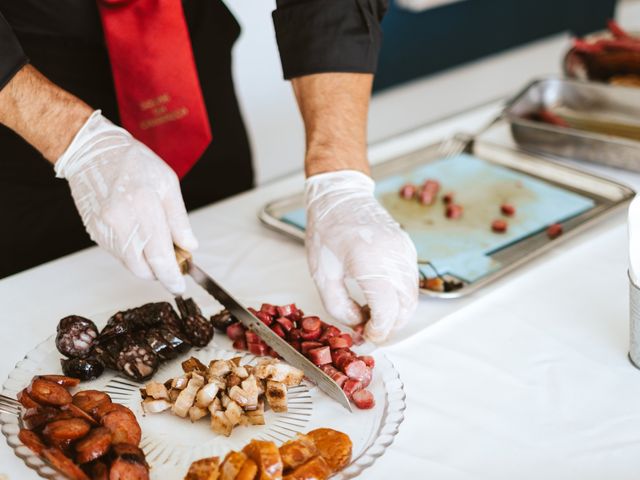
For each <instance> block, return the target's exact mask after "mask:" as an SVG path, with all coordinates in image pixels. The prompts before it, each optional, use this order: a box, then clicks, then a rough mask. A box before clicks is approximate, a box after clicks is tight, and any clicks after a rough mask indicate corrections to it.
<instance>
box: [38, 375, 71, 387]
mask: <svg viewBox="0 0 640 480" xmlns="http://www.w3.org/2000/svg"><path fill="white" fill-rule="evenodd" d="M40 378H42V379H44V380H48V381H49V382H53V383H57V384H58V385H61V386H63V387H65V388H73V387H77V386H78V385H79V384H80V379H79V378H72V377H67V376H66V375H40Z"/></svg>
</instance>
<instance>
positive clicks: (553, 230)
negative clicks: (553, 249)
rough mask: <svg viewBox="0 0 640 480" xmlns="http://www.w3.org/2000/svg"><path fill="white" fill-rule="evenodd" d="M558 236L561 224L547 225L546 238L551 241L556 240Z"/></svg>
mask: <svg viewBox="0 0 640 480" xmlns="http://www.w3.org/2000/svg"><path fill="white" fill-rule="evenodd" d="M560 235H562V224H560V223H554V224H553V225H549V228H547V236H548V237H549V238H550V239H551V240H553V239H555V238H558V237H559V236H560Z"/></svg>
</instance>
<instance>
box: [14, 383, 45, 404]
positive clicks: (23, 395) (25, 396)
mask: <svg viewBox="0 0 640 480" xmlns="http://www.w3.org/2000/svg"><path fill="white" fill-rule="evenodd" d="M16 398H17V399H18V402H20V404H21V405H22V406H23V407H24V408H36V407H40V406H41V405H40V404H39V403H38V402H36V401H35V400H34V399H33V398H32V397H31V395H29V393H27V389H26V388H23V389H22V390H20V391H19V392H18V395H17V397H16Z"/></svg>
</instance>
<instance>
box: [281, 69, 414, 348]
mask: <svg viewBox="0 0 640 480" xmlns="http://www.w3.org/2000/svg"><path fill="white" fill-rule="evenodd" d="M372 79H373V75H370V74H362V73H323V74H316V75H308V76H303V77H299V78H295V79H293V81H292V83H293V88H294V91H295V93H296V97H297V99H298V104H299V106H300V112H301V113H302V117H303V119H304V123H305V130H306V138H307V154H306V158H305V170H306V173H307V177H308V179H307V182H306V206H307V241H306V247H307V258H308V261H309V267H310V270H311V274H312V276H313V279H314V280H315V282H316V285H317V287H318V290H319V292H320V296H321V297H322V301H323V303H324V306H325V308H326V309H327V311H328V312H329V313H330V314H331V315H333V316H334V317H336V318H337V319H339V320H341V321H343V322H345V323H348V324H350V325H354V324H357V323H360V322H361V321H362V318H361V314H360V309H359V308H358V305H357V304H356V303H355V302H354V301H353V300H351V298H350V297H349V293H348V291H347V289H346V287H345V283H344V281H345V279H347V278H353V279H355V280H356V282H357V283H358V285H359V286H360V288H361V289H362V291H363V293H364V295H365V297H366V300H367V303H368V304H369V306H370V307H371V320H370V322H369V323H368V324H367V325H366V326H365V333H366V335H367V336H368V337H369V339H371V340H373V341H376V342H379V341H383V340H384V339H386V338H387V336H388V335H389V333H390V332H391V331H392V330H393V329H394V328H398V327H400V326H402V325H403V324H404V323H405V322H406V321H407V320H408V319H409V318H410V317H411V315H412V314H413V312H414V311H415V308H416V306H417V301H418V280H419V279H418V264H417V255H416V250H415V247H414V245H413V243H412V242H411V240H410V239H409V236H408V235H407V234H406V233H405V232H404V231H402V229H401V228H400V226H399V225H398V224H397V223H396V222H395V221H394V220H393V219H392V218H391V216H390V215H389V213H388V212H387V211H386V210H385V209H384V208H382V206H381V205H380V204H379V203H378V202H377V200H376V199H375V197H374V195H373V190H374V183H373V180H371V178H370V177H369V176H368V173H369V164H368V161H367V144H366V133H367V128H366V126H367V110H368V106H369V97H370V95H371V84H372Z"/></svg>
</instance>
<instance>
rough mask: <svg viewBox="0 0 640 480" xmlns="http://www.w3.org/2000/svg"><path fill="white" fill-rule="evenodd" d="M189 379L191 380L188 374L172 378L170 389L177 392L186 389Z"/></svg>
mask: <svg viewBox="0 0 640 480" xmlns="http://www.w3.org/2000/svg"><path fill="white" fill-rule="evenodd" d="M190 378H191V374H190V373H185V374H184V375H182V376H180V377H176V378H174V379H173V380H171V388H176V389H178V390H182V389H184V388H186V387H187V385H188V383H189V379H190Z"/></svg>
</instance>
